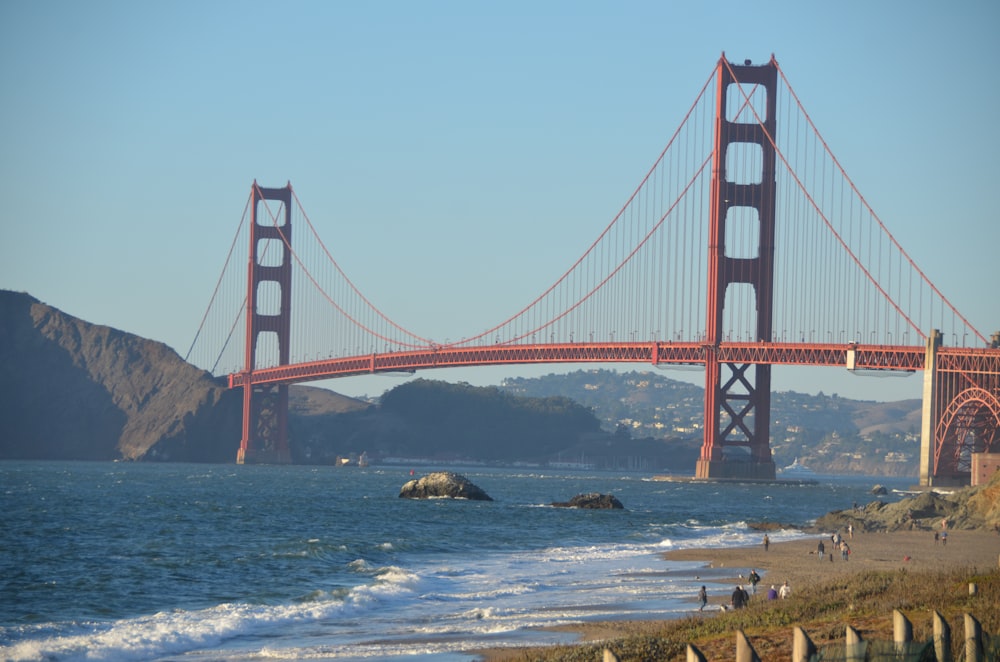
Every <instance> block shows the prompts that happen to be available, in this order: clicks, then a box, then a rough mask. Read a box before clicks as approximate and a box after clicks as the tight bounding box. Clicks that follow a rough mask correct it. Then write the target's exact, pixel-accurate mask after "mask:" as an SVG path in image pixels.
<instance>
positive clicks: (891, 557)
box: [470, 530, 1000, 662]
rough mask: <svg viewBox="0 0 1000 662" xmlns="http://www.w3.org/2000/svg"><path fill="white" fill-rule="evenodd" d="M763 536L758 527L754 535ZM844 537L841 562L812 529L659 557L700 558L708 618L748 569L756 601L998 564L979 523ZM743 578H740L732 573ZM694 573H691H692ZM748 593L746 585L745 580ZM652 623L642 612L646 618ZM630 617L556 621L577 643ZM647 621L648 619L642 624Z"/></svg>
mask: <svg viewBox="0 0 1000 662" xmlns="http://www.w3.org/2000/svg"><path fill="white" fill-rule="evenodd" d="M761 539H763V533H762V534H761ZM820 540H822V541H823V543H824V546H825V548H826V553H825V554H824V559H823V560H820V558H819V557H818V555H817V554H816V550H817V543H818V542H819V541H820ZM847 542H848V544H849V546H850V548H851V554H850V555H849V557H848V560H847V561H844V560H842V559H841V555H840V553H839V552H835V553H834V555H833V560H832V561H831V560H830V551H831V549H832V542H831V540H830V536H829V535H825V534H819V533H817V534H815V535H808V536H807V537H804V538H800V539H796V540H788V541H782V542H776V543H775V542H772V543H771V544H770V545H769V548H768V550H767V551H765V550H764V547H763V544H759V545H754V546H752V547H718V548H689V549H678V550H669V551H665V552H663V554H662V557H663V559H664V560H665V561H667V562H670V561H684V562H692V561H694V562H700V563H702V564H703V565H702V566H701V568H702V569H703V570H704V572H698V571H697V570H696V571H695V573H694V574H692V576H691V584H692V585H695V583H696V582H698V581H700V582H703V583H704V584H705V585H706V586H707V587H708V594H709V601H708V606H706V607H705V612H704V616H705V617H706V618H712V617H714V616H715V615H718V614H719V613H721V611H720V608H721V606H722V605H724V604H725V605H728V604H729V596H730V595H731V593H732V591H733V589H734V588H735V585H736V584H737V583H742V584H744V585H745V586H746V581H747V580H746V579H745V577H746V576H747V575H748V574H749V572H750V570H751V569H756V570H757V572H758V573H759V574H760V575H761V582H760V584H759V585H758V586H757V594H756V595H754V596H752V597H751V601H752V602H753V601H760V600H764V599H766V598H765V595H766V593H767V590H768V589H769V588H770V586H771V585H772V584H773V585H774V586H775V588H780V586H781V584H782V583H784V582H786V581H787V582H788V583H789V585H790V586H791V588H792V598H791V599H794V596H795V590H796V588H801V587H803V586H807V585H811V584H814V583H821V582H825V581H827V580H829V579H833V578H838V577H849V576H851V575H858V574H860V573H862V572H865V571H870V570H903V569H905V570H907V571H909V572H913V573H916V574H919V573H921V572H924V571H931V570H942V569H947V568H978V569H982V570H984V571H985V570H994V569H996V568H997V567H998V564H1000V535H997V533H996V532H993V531H985V530H949V531H948V542H947V543H946V544H942V542H941V541H940V540H938V541H937V542H935V540H934V532H933V531H894V532H887V533H855V534H854V537H853V539H852V538H848V539H847ZM741 575H742V576H743V578H744V579H741V578H740V576H741ZM696 577H697V579H696ZM746 588H747V590H748V592H749V591H750V588H749V586H746ZM696 591H697V589H695V590H694V591H693V592H692V595H691V603H692V613H694V614H697V608H696V604H697V599H696V593H695V592H696ZM655 622H657V621H656V619H650V621H649V623H655ZM637 623H639V622H638V621H598V622H585V623H579V624H575V625H568V626H565V627H560V628H558V630H559V631H562V632H570V633H573V634H575V635H576V636H577V637H578V641H577V642H576V643H579V644H585V643H587V642H593V641H598V640H603V639H613V638H617V637H621V636H625V635H627V634H628V633H629V632H634V631H636V630H637V629H641V626H638V625H637ZM647 625H648V623H647ZM470 654H472V655H474V656H475V659H476V660H482V661H484V662H501V661H503V660H512V659H522V658H521V656H520V653H519V649H516V648H515V649H504V648H501V649H481V650H475V651H470Z"/></svg>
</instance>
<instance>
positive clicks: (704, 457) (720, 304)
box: [695, 54, 778, 480]
mask: <svg viewBox="0 0 1000 662" xmlns="http://www.w3.org/2000/svg"><path fill="white" fill-rule="evenodd" d="M777 73H778V67H777V63H776V62H775V60H774V58H773V57H772V58H771V60H770V61H769V62H768V63H767V64H765V65H762V66H754V65H751V64H750V63H749V62H747V63H746V64H743V65H736V64H730V63H727V62H726V59H725V54H723V57H722V58H721V59H720V60H719V65H718V73H717V75H716V81H717V85H718V88H717V96H716V108H715V113H716V116H715V147H714V152H713V157H712V158H713V162H712V181H711V190H710V194H709V195H710V200H709V223H710V226H709V233H708V242H709V245H708V288H707V289H708V305H707V311H708V312H707V316H708V319H707V324H706V331H707V337H706V341H705V350H706V351H705V357H706V358H705V436H704V441H703V444H702V449H701V456H700V458H699V460H698V463H697V466H696V469H695V477H696V478H711V479H718V478H721V479H725V478H739V479H758V480H773V479H774V477H775V468H774V460H773V459H772V457H771V447H770V418H771V411H770V410H771V366H770V365H769V364H762V363H758V364H733V363H720V362H719V361H718V359H717V358H716V357H717V353H716V350H717V349H718V347H719V344H720V343H721V342H722V341H723V333H722V332H723V313H724V307H725V302H726V292H727V290H728V288H729V286H730V285H734V284H748V285H750V286H751V287H752V288H753V291H754V299H755V304H756V328H755V329H754V334H755V338H756V340H757V341H759V342H765V341H770V340H771V337H772V333H771V331H772V324H773V320H772V314H773V306H772V302H773V291H774V222H775V189H776V179H775V148H774V145H773V143H772V138H773V137H774V136H775V135H776V134H775V126H776V118H775V116H776V99H777V78H778V76H777ZM731 85H735V86H740V87H741V88H742V89H743V91H744V92H747V93H748V94H749V93H752V94H753V95H754V98H759V95H760V92H759V91H758V90H760V91H762V92H763V98H764V100H765V103H764V108H763V109H762V112H763V113H764V116H763V117H759V116H757V115H755V114H752V113H747V112H745V111H746V106H745V97H744V96H743V95H742V94H731V93H730V89H729V88H730V86H731ZM748 90H749V92H748ZM727 102H733V103H735V104H736V105H738V106H739V108H734V109H730V108H727ZM754 109H755V110H756V106H754ZM730 111H732V113H731V115H730V114H729V112H730ZM757 112H758V113H759V112H760V111H757ZM730 117H732V120H731V119H730ZM741 118H748V119H750V120H752V121H739V120H740V119H741ZM752 146H756V148H757V149H753V148H752ZM732 148H735V149H736V150H740V151H741V152H742V153H746V154H755V155H756V160H755V161H754V167H753V170H756V172H751V173H740V174H739V176H738V178H737V179H732V178H731V177H730V175H735V174H736V173H733V172H727V156H728V154H729V151H730V149H732ZM734 161H735V159H734ZM740 208H747V209H740ZM734 210H736V211H734ZM749 211H755V212H756V218H757V227H758V234H757V247H756V248H757V251H756V255H755V256H752V257H745V256H734V255H730V254H729V253H727V250H726V223H727V220H728V218H729V215H730V213H731V212H733V213H734V214H735V213H743V214H745V213H747V212H749ZM724 369H725V370H726V371H727V372H728V376H727V379H726V380H725V381H724V380H723V378H722V375H723V370H724ZM747 451H749V453H747Z"/></svg>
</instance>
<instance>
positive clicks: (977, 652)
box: [604, 609, 987, 662]
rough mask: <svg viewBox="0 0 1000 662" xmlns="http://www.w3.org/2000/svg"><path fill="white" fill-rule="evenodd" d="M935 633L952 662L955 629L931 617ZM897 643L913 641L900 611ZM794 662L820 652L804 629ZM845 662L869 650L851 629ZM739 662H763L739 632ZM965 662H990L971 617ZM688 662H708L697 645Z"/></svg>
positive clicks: (797, 631)
mask: <svg viewBox="0 0 1000 662" xmlns="http://www.w3.org/2000/svg"><path fill="white" fill-rule="evenodd" d="M931 619H932V625H933V629H934V655H935V657H936V658H937V660H938V662H951V660H952V657H951V626H950V625H948V621H946V620H944V617H943V616H941V614H939V613H938V612H936V611H935V612H934V613H933V615H932V616H931ZM892 634H893V637H892V639H893V642H894V643H895V644H896V645H897V646H898V647H899V648H900V649H901V650H902V649H904V648H905V647H906V645H907V644H909V643H910V642H912V641H913V624H912V623H910V620H909V619H908V618H906V616H905V615H904V614H903V612H901V611H899V610H898V609H896V610H893V612H892ZM792 635H793V637H794V638H793V640H792V662H809V659H810V658H811V657H812V656H813V655H815V654H816V653H817V652H818V649H817V648H816V646H815V644H813V642H812V640H811V639H809V635H808V634H806V631H805V630H803V629H802V628H800V627H796V628H794V629H793V630H792ZM844 645H845V647H846V648H845V652H846V655H845V657H844V660H845V662H863V660H864V659H865V652H866V649H867V646H866V644H865V641H864V640H863V639H862V638H861V634H860V633H859V632H858V631H857V630H855V629H854V628H852V627H851V626H850V625H848V626H847V633H846V642H845V644H844ZM735 659H736V662H761V659H760V656H759V655H757V651H755V650H754V649H753V646H752V645H751V644H750V640H749V639H747V636H746V635H745V634H744V633H743V631H742V630H737V631H736V658H735ZM964 659H965V662H987V661H986V656H985V652H984V647H983V629H982V626H980V624H979V621H978V620H976V618H975V617H974V616H972V615H971V614H965V658H964ZM604 662H618V657H617V656H616V655H615V654H614V653H613V652H611V650H609V649H607V648H605V649H604ZM687 662H707V660H706V659H705V656H704V655H702V653H701V651H699V650H698V649H697V648H696V647H695V646H694V645H693V644H688V645H687Z"/></svg>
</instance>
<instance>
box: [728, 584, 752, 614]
mask: <svg viewBox="0 0 1000 662" xmlns="http://www.w3.org/2000/svg"><path fill="white" fill-rule="evenodd" d="M747 597H748V596H747V592H746V591H744V590H743V587H742V586H737V587H736V588H735V589H734V590H733V595H732V596H731V597H730V599H729V604H731V605H732V606H733V609H743V608H744V607H746V606H747Z"/></svg>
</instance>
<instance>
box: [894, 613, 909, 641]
mask: <svg viewBox="0 0 1000 662" xmlns="http://www.w3.org/2000/svg"><path fill="white" fill-rule="evenodd" d="M892 640H893V641H894V642H895V643H896V647H897V648H899V644H908V643H910V642H911V641H913V623H911V622H910V619H908V618H907V617H906V615H905V614H904V613H903V612H901V611H899V610H898V609H893V610H892Z"/></svg>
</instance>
